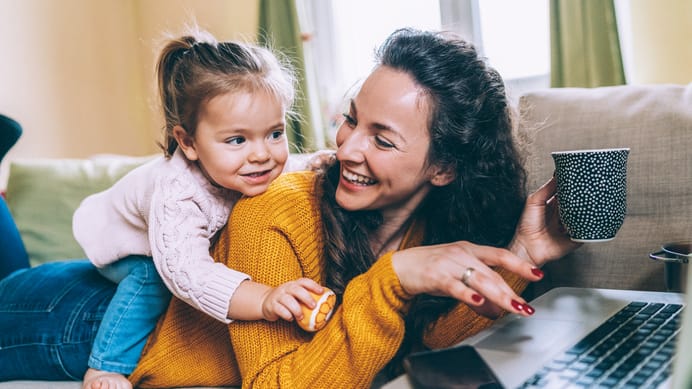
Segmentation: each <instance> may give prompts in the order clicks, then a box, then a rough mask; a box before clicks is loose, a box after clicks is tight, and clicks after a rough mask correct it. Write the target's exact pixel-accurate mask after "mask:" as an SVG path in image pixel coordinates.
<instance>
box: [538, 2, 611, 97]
mask: <svg viewBox="0 0 692 389" xmlns="http://www.w3.org/2000/svg"><path fill="white" fill-rule="evenodd" d="M550 49H551V69H550V84H551V86H552V87H597V86H606V85H620V84H624V83H625V73H624V70H623V65H622V57H621V53H620V42H619V39H618V30H617V22H616V19H615V6H614V4H613V0H550Z"/></svg>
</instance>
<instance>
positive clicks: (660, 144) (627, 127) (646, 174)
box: [519, 84, 692, 292]
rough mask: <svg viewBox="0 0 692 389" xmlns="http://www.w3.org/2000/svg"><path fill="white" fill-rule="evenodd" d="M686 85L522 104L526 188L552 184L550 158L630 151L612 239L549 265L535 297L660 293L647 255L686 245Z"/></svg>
mask: <svg viewBox="0 0 692 389" xmlns="http://www.w3.org/2000/svg"><path fill="white" fill-rule="evenodd" d="M691 107H692V84H690V85H687V86H681V85H641V86H635V85H629V86H616V87H601V88H593V89H586V88H562V89H548V90H542V91H537V92H532V93H528V94H526V95H524V96H522V97H521V98H520V102H519V110H520V113H521V122H520V123H521V128H522V130H524V131H528V132H529V134H530V136H529V138H530V139H532V143H531V144H530V145H529V149H530V151H531V155H530V157H529V160H528V161H527V166H528V170H529V186H530V189H535V188H537V187H538V186H539V185H540V184H542V183H543V182H545V181H546V180H548V179H549V178H550V176H551V175H552V172H553V168H554V164H553V161H552V158H551V156H550V152H551V151H556V150H574V149H599V148H609V147H629V148H630V149H631V150H630V155H629V160H628V167H627V170H628V176H627V185H628V189H627V217H626V218H625V222H624V224H623V226H622V228H621V229H620V231H619V232H618V234H617V236H616V237H615V239H614V240H612V241H609V242H605V243H588V244H584V245H583V246H582V247H580V248H579V249H577V250H576V251H575V252H574V253H572V254H571V255H569V256H567V257H566V258H564V259H562V260H560V261H557V262H554V263H551V264H548V265H547V266H546V268H545V270H546V274H547V276H546V280H545V281H544V282H543V283H542V284H540V285H538V286H537V289H538V291H539V292H540V291H542V290H545V289H547V288H550V287H556V286H582V287H600V288H616V289H644V290H663V289H664V283H663V268H662V265H661V264H660V263H657V262H654V261H652V260H650V259H648V253H649V252H651V251H654V250H657V249H658V248H659V247H660V245H661V244H662V243H664V242H671V241H678V240H692V109H691Z"/></svg>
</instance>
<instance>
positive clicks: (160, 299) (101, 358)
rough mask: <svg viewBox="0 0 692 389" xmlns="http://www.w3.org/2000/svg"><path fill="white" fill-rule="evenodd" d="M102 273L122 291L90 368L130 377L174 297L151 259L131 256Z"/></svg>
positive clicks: (117, 294)
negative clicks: (160, 318)
mask: <svg viewBox="0 0 692 389" xmlns="http://www.w3.org/2000/svg"><path fill="white" fill-rule="evenodd" d="M98 270H99V273H101V275H103V276H104V277H106V278H107V279H109V280H110V281H112V282H114V283H117V284H118V289H117V291H116V292H115V295H114V296H113V298H112V299H111V302H110V304H109V305H108V309H107V310H106V313H105V316H104V317H103V321H102V322H101V326H100V328H99V330H98V333H97V334H96V339H95V340H94V346H93V348H92V350H91V356H90V357H89V367H92V368H95V369H99V370H105V371H110V372H114V373H121V374H125V375H127V374H130V373H132V371H133V370H134V369H135V367H136V366H137V362H139V357H140V354H141V353H142V350H143V349H144V345H145V344H146V342H147V338H148V337H149V334H150V333H151V332H152V331H154V328H155V327H156V323H157V322H158V319H159V317H160V316H161V315H162V314H163V313H164V312H165V311H166V308H167V307H168V303H169V301H170V299H171V293H170V292H169V291H168V289H167V288H166V286H165V285H164V283H163V281H162V280H161V277H160V276H159V274H158V273H157V272H156V267H155V266H154V262H153V261H152V259H151V257H145V256H138V255H131V256H129V257H126V258H123V259H119V260H118V261H117V262H114V263H112V264H110V265H108V266H106V267H104V268H101V269H98Z"/></svg>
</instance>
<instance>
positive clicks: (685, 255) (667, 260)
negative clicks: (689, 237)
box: [649, 242, 692, 292]
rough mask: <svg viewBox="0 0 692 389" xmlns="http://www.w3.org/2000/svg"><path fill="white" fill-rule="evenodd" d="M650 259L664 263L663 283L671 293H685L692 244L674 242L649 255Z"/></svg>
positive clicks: (691, 256) (691, 255)
mask: <svg viewBox="0 0 692 389" xmlns="http://www.w3.org/2000/svg"><path fill="white" fill-rule="evenodd" d="M649 258H651V259H653V260H655V261H659V262H662V263H663V283H664V285H665V287H666V290H667V291H669V292H685V290H686V287H687V274H688V273H689V269H688V268H687V266H689V265H687V263H689V261H690V258H692V242H672V243H666V244H664V245H663V246H661V249H660V250H659V251H656V252H652V253H650V254H649Z"/></svg>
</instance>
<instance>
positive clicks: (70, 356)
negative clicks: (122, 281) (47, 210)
mask: <svg viewBox="0 0 692 389" xmlns="http://www.w3.org/2000/svg"><path fill="white" fill-rule="evenodd" d="M114 292H115V285H114V284H113V283H111V282H109V281H108V280H106V279H104V278H103V277H101V275H99V274H98V272H97V271H96V268H95V267H94V266H93V265H92V264H91V263H90V262H89V261H87V260H80V261H68V262H53V263H47V264H43V265H40V266H36V267H33V268H29V269H23V270H17V271H15V272H14V273H12V274H11V275H10V276H8V277H6V278H5V279H3V280H2V281H0V381H9V380H81V379H82V377H83V376H84V373H85V372H86V369H87V360H88V358H89V352H90V350H91V345H92V343H93V340H94V337H95V336H96V332H97V330H98V328H99V325H100V321H101V318H102V317H103V314H104V312H105V311H106V307H107V306H108V303H109V301H110V298H111V296H112V295H113V293H114Z"/></svg>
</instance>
